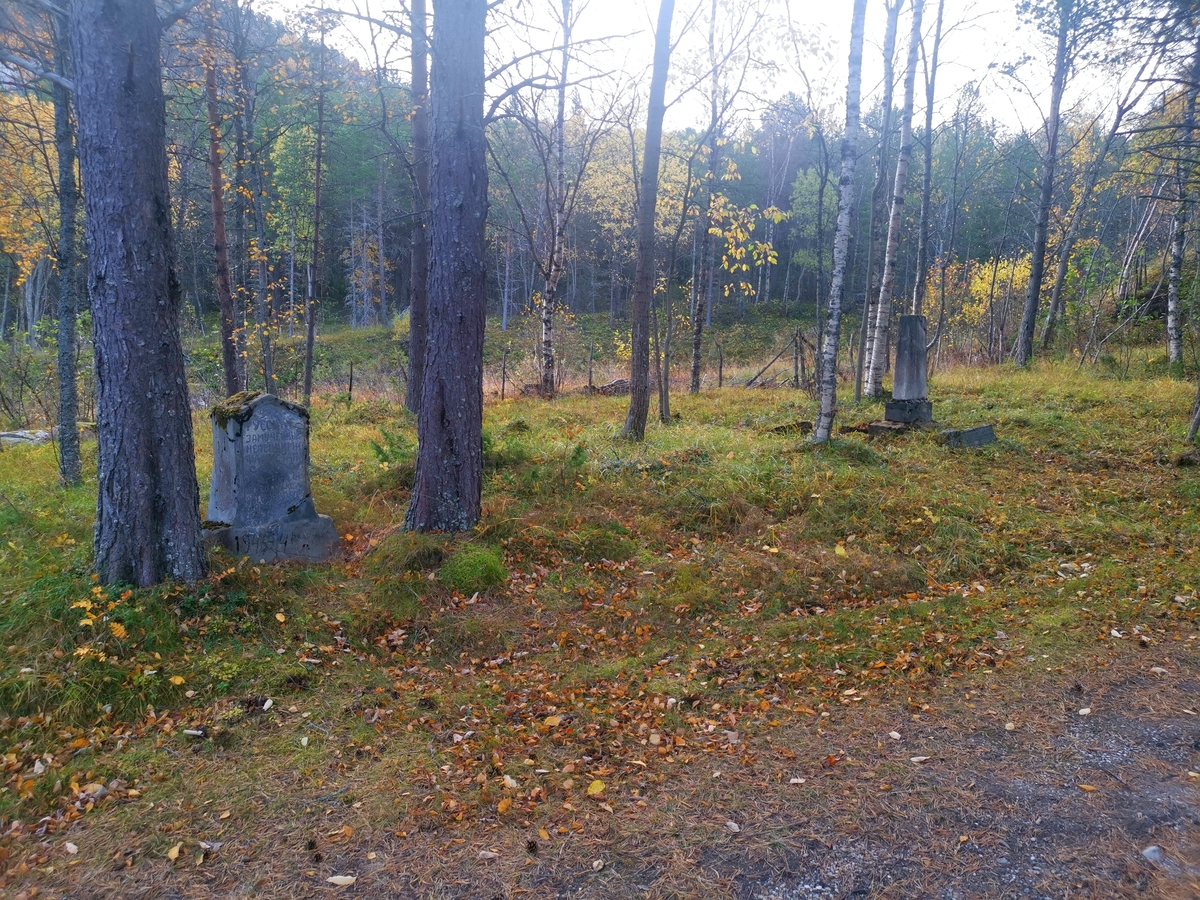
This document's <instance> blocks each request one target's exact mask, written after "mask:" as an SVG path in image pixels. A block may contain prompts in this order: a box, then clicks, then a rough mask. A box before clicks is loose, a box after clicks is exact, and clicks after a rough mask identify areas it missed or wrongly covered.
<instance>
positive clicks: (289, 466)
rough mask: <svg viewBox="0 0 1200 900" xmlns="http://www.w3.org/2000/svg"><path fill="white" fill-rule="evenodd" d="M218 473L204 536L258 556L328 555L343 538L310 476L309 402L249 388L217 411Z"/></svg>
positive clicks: (215, 460) (312, 557)
mask: <svg viewBox="0 0 1200 900" xmlns="http://www.w3.org/2000/svg"><path fill="white" fill-rule="evenodd" d="M212 425H213V476H212V488H211V491H210V493H209V498H208V519H207V521H206V522H205V538H206V540H207V542H208V543H210V544H217V545H220V546H223V547H225V548H226V549H227V550H229V552H230V553H233V554H234V555H236V556H248V557H250V558H251V559H252V560H254V561H255V562H274V561H276V560H281V559H300V560H307V561H309V562H324V561H325V560H327V559H329V558H330V557H331V556H332V555H333V551H334V549H335V548H336V547H337V545H338V535H337V529H336V528H334V526H333V520H332V519H331V518H329V516H322V515H318V514H317V510H316V508H315V507H314V506H313V500H312V491H311V489H310V487H309V476H308V410H306V409H305V408H304V407H302V406H298V405H296V404H295V403H288V402H287V401H286V400H280V399H279V398H278V397H276V396H274V395H273V394H262V393H258V392H256V391H243V392H242V393H240V394H235V395H234V396H232V397H230V398H229V399H228V400H226V401H224V402H223V403H221V404H219V405H217V406H216V407H215V408H214V409H213V411H212Z"/></svg>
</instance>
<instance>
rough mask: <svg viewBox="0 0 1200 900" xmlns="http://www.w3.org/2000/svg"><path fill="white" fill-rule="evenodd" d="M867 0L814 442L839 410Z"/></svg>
mask: <svg viewBox="0 0 1200 900" xmlns="http://www.w3.org/2000/svg"><path fill="white" fill-rule="evenodd" d="M866 16H867V0H854V15H853V17H852V19H851V24H850V74H849V78H848V79H847V82H846V132H845V135H844V136H843V137H842V171H841V174H840V176H839V177H838V217H837V226H836V228H835V230H834V234H833V272H832V273H831V275H830V283H829V316H828V318H826V320H825V340H824V342H823V344H822V347H821V388H820V391H821V396H820V410H819V411H818V413H817V422H816V425H815V427H814V428H813V436H812V439H813V442H814V443H824V442H825V441H828V440H829V436H830V434H831V433H832V432H833V419H834V416H835V415H836V414H837V357H838V341H839V339H840V337H841V326H842V299H843V294H844V293H845V283H846V259H847V257H848V256H849V255H850V213H851V211H852V209H853V207H854V164H855V161H856V159H857V154H858V131H859V95H860V93H861V92H862V48H863V30H864V23H865V21H866Z"/></svg>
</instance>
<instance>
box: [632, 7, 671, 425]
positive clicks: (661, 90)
mask: <svg viewBox="0 0 1200 900" xmlns="http://www.w3.org/2000/svg"><path fill="white" fill-rule="evenodd" d="M674 11H675V0H661V2H660V4H659V8H658V28H657V30H656V32H655V34H654V72H653V75H652V76H651V78H650V107H649V110H648V111H647V115H646V147H645V151H644V154H643V158H642V182H641V188H640V191H639V193H638V223H637V268H636V270H635V273H634V278H633V297H632V299H631V301H630V307H631V309H630V317H631V318H632V320H633V334H632V341H631V343H632V345H633V346H632V354H631V358H630V361H629V385H630V387H629V411H628V413H627V414H626V416H625V427H624V428H623V429H622V430H621V436H622V437H624V438H626V439H628V440H634V441H641V440H644V439H645V437H646V416H647V414H648V413H649V412H650V301H651V299H652V298H653V296H654V210H655V207H656V204H657V201H658V164H659V159H660V156H661V153H662V123H663V116H664V115H665V114H666V93H667V69H668V68H669V66H670V64H671V17H672V15H673V13H674Z"/></svg>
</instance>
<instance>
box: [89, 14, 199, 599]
mask: <svg viewBox="0 0 1200 900" xmlns="http://www.w3.org/2000/svg"><path fill="white" fill-rule="evenodd" d="M71 40H72V45H73V51H74V67H73V69H74V73H75V86H76V92H77V93H76V98H75V99H76V104H77V105H76V115H77V118H78V122H79V160H80V170H81V172H82V173H83V190H84V199H85V208H86V220H85V221H86V223H87V227H86V235H87V249H88V282H89V293H90V296H91V300H92V320H93V323H94V330H95V348H96V418H97V427H98V435H99V461H98V481H99V496H98V499H97V503H96V527H95V554H96V569H97V571H98V572H99V575H100V580H101V581H102V582H103V583H104V584H116V583H120V582H129V583H133V584H137V585H150V584H154V583H156V582H159V581H162V580H164V579H167V578H177V579H180V580H183V581H189V582H190V581H195V580H196V579H198V578H200V577H202V576H203V575H204V573H205V556H204V551H203V547H202V546H201V537H200V491H199V488H198V487H197V483H196V462H195V452H194V448H193V443H192V416H191V410H190V408H189V406H188V394H187V373H186V371H185V370H184V362H183V348H182V345H181V342H180V336H179V307H180V292H179V283H178V281H177V280H176V278H175V273H174V262H175V260H174V251H173V247H172V238H171V214H170V201H169V197H168V192H167V155H166V149H165V148H166V111H165V105H164V102H163V92H162V64H161V61H160V59H159V23H158V15H157V13H156V11H155V7H154V3H153V0H74V2H73V3H72V4H71Z"/></svg>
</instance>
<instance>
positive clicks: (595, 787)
mask: <svg viewBox="0 0 1200 900" xmlns="http://www.w3.org/2000/svg"><path fill="white" fill-rule="evenodd" d="M605 787H606V785H605V784H604V782H603V781H601V780H600V779H599V778H597V779H596V780H595V781H593V782H592V783H591V784H589V785H588V789H587V794H588V796H589V797H599V796H601V795H602V794H603V793H604V788H605Z"/></svg>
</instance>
